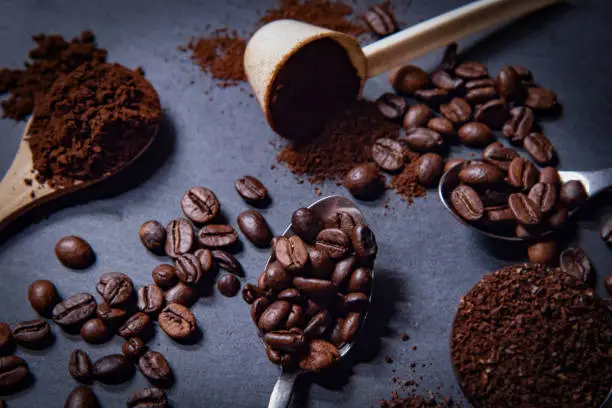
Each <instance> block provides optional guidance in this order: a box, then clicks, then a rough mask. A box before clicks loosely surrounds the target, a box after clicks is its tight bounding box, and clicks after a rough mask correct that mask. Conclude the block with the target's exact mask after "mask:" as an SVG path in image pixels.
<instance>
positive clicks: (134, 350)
mask: <svg viewBox="0 0 612 408" xmlns="http://www.w3.org/2000/svg"><path fill="white" fill-rule="evenodd" d="M146 348H147V347H146V345H145V343H144V341H142V339H141V338H140V337H130V338H129V339H127V340H126V341H125V342H124V343H123V344H122V345H121V351H122V352H123V355H124V356H126V357H127V358H129V359H130V360H132V361H134V360H136V359H137V358H138V357H140V356H141V355H143V353H144V352H145V350H146Z"/></svg>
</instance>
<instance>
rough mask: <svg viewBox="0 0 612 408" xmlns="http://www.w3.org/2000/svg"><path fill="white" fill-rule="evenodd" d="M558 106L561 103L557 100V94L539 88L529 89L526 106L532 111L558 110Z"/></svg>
mask: <svg viewBox="0 0 612 408" xmlns="http://www.w3.org/2000/svg"><path fill="white" fill-rule="evenodd" d="M558 104H559V101H558V100H557V94H556V93H554V92H553V91H549V90H548V89H544V88H538V87H529V88H527V97H526V98H525V105H527V106H528V107H530V108H531V109H537V110H549V109H553V108H556V107H557V106H558Z"/></svg>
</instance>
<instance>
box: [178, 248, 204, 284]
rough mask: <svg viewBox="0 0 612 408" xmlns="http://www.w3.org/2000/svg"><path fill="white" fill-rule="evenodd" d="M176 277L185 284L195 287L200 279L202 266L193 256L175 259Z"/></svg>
mask: <svg viewBox="0 0 612 408" xmlns="http://www.w3.org/2000/svg"><path fill="white" fill-rule="evenodd" d="M175 265H176V276H177V277H178V278H179V279H180V280H181V282H185V283H187V284H193V285H196V284H198V283H199V282H200V279H202V264H201V263H200V260H199V259H198V258H196V256H195V255H193V254H184V255H181V256H179V257H178V258H176V261H175Z"/></svg>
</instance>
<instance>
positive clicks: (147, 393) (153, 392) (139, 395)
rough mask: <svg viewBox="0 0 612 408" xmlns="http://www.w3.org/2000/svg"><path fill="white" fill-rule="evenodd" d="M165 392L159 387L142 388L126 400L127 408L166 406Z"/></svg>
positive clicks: (161, 407)
mask: <svg viewBox="0 0 612 408" xmlns="http://www.w3.org/2000/svg"><path fill="white" fill-rule="evenodd" d="M168 406H169V405H168V399H167V397H166V393H165V392H163V391H162V390H160V389H159V388H143V389H141V390H138V391H136V392H134V393H133V394H132V395H131V396H130V398H128V400H127V408H168Z"/></svg>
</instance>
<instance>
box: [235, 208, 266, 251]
mask: <svg viewBox="0 0 612 408" xmlns="http://www.w3.org/2000/svg"><path fill="white" fill-rule="evenodd" d="M238 227H239V228H240V231H242V233H243V234H244V236H245V237H247V238H248V240H249V241H251V242H252V243H253V244H254V245H255V246H256V247H258V248H268V247H269V246H270V241H272V231H270V227H269V226H268V223H267V222H266V219H265V218H264V217H263V215H261V214H260V213H259V212H258V211H255V210H247V211H244V212H242V213H240V215H238Z"/></svg>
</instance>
